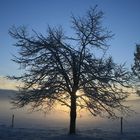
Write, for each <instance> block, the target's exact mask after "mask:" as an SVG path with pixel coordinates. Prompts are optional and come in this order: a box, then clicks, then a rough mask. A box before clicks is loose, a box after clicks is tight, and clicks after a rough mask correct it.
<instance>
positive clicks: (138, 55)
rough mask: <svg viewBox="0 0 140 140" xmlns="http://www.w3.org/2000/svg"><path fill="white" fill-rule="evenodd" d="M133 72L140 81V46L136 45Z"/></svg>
mask: <svg viewBox="0 0 140 140" xmlns="http://www.w3.org/2000/svg"><path fill="white" fill-rule="evenodd" d="M132 70H133V73H134V75H135V76H137V77H138V78H139V79H140V45H136V52H135V53H134V65H133V67H132Z"/></svg>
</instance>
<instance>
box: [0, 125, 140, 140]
mask: <svg viewBox="0 0 140 140" xmlns="http://www.w3.org/2000/svg"><path fill="white" fill-rule="evenodd" d="M67 132H68V130H67V129H64V128H48V129H31V128H26V129H25V128H10V127H6V126H0V140H140V133H134V132H125V133H124V134H122V135H121V134H120V133H119V132H113V131H105V130H102V129H89V130H88V129H86V130H77V135H75V136H70V135H68V134H67Z"/></svg>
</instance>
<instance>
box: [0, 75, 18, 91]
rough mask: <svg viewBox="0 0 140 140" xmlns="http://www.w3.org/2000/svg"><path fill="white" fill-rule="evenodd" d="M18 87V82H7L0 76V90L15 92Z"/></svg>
mask: <svg viewBox="0 0 140 140" xmlns="http://www.w3.org/2000/svg"><path fill="white" fill-rule="evenodd" d="M18 85H19V83H18V82H16V81H13V80H8V79H7V78H4V77H3V76H0V89H12V90H16V89H17V86H18Z"/></svg>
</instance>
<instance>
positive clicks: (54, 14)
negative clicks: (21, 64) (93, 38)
mask: <svg viewBox="0 0 140 140" xmlns="http://www.w3.org/2000/svg"><path fill="white" fill-rule="evenodd" d="M96 4H97V5H98V8H99V9H101V10H102V11H103V12H104V13H105V17H104V21H103V25H104V26H106V27H108V29H109V30H111V31H112V32H113V33H114V34H115V36H114V38H113V39H112V40H111V41H110V42H109V44H110V49H109V51H108V53H109V54H110V55H112V56H113V58H114V60H115V61H116V62H117V63H123V62H127V66H128V67H130V66H131V64H132V63H133V53H134V49H135V44H136V43H140V0H0V76H6V75H13V74H16V73H18V70H17V68H18V66H17V65H16V64H14V63H13V62H12V61H11V60H10V59H11V58H12V54H15V53H16V49H15V47H13V46H12V44H13V43H14V42H15V40H13V39H12V38H11V37H10V36H9V35H8V29H9V28H10V27H11V26H12V25H16V26H19V25H26V26H27V27H28V28H29V29H31V28H32V29H35V30H37V31H38V32H42V33H43V34H44V33H45V31H46V28H47V25H48V24H49V25H51V26H57V25H62V26H63V27H64V30H65V32H66V33H69V32H70V28H69V27H70V25H71V24H70V16H71V14H72V13H73V14H74V15H77V16H78V15H84V13H85V12H86V10H87V9H88V8H89V7H94V6H95V5H96Z"/></svg>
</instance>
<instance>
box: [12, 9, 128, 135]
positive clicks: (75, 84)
mask: <svg viewBox="0 0 140 140" xmlns="http://www.w3.org/2000/svg"><path fill="white" fill-rule="evenodd" d="M102 17H103V13H102V12H101V11H98V10H97V7H94V8H93V9H92V8H91V9H90V10H89V11H88V12H87V14H86V16H85V17H75V16H72V28H73V29H74V31H75V35H73V36H72V37H68V36H65V35H64V33H63V30H62V28H50V27H48V30H47V35H46V36H44V35H42V34H39V33H36V32H35V31H33V33H34V35H32V36H30V35H29V34H28V32H27V31H26V28H25V27H19V28H16V27H12V28H11V29H10V30H9V33H10V35H11V36H12V37H13V38H15V39H16V40H17V43H16V44H15V46H17V47H18V48H19V50H18V52H19V54H18V55H17V56H15V57H14V60H13V61H15V62H16V63H18V64H19V65H20V68H21V69H23V70H24V74H23V75H21V76H13V77H12V79H16V80H20V81H22V82H23V83H24V86H23V87H20V90H19V91H20V92H19V93H18V94H17V95H16V97H15V98H14V101H13V103H14V104H15V105H16V106H17V107H24V106H25V105H28V104H31V106H32V108H33V109H47V110H50V109H51V108H52V107H53V106H54V105H55V103H57V102H60V103H61V104H62V105H66V106H67V107H69V108H70V130H69V133H70V134H75V131H76V112H77V109H86V110H88V111H89V112H90V113H91V114H92V115H102V114H103V113H104V112H107V113H108V115H109V116H111V117H114V116H115V113H114V109H117V110H120V111H122V110H124V109H126V107H125V106H123V105H122V104H121V101H123V100H124V99H125V98H126V97H127V96H128V91H127V90H124V87H129V78H130V77H129V76H130V75H129V72H128V71H127V70H126V69H125V68H124V66H123V65H117V64H115V63H114V62H113V60H112V58H111V57H109V58H104V57H101V58H99V57H95V56H94V53H95V50H96V48H97V49H100V50H101V51H105V50H107V48H108V45H107V43H106V42H107V40H108V39H110V38H111V37H112V34H111V32H108V31H107V30H106V29H105V28H103V27H102V24H101V20H102ZM94 48H95V49H94ZM44 106H45V108H43V107H44Z"/></svg>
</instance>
